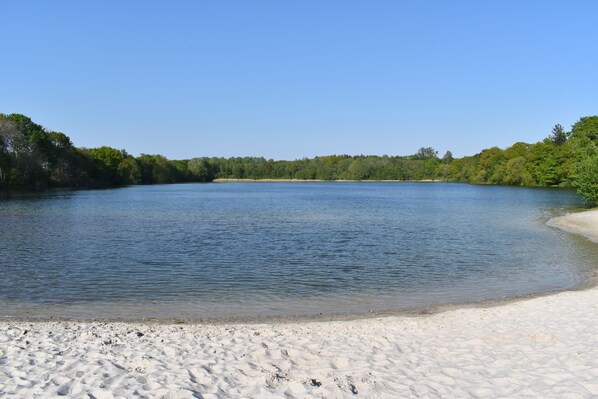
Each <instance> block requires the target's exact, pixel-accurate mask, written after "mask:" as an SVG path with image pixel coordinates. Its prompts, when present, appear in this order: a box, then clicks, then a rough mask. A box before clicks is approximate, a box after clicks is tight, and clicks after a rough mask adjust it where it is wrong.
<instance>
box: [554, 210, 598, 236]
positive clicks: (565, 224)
mask: <svg viewBox="0 0 598 399" xmlns="http://www.w3.org/2000/svg"><path fill="white" fill-rule="evenodd" d="M547 224H548V225H549V226H552V227H556V228H559V229H561V230H565V231H566V232H568V233H572V234H577V235H580V236H583V237H585V238H587V239H588V240H590V241H592V242H595V243H598V209H591V210H586V211H581V212H575V213H568V214H566V215H563V216H557V217H555V218H552V219H550V220H549V221H548V223H547Z"/></svg>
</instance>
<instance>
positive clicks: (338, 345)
mask: <svg viewBox="0 0 598 399" xmlns="http://www.w3.org/2000/svg"><path fill="white" fill-rule="evenodd" d="M138 333H142V334H143V335H142V336H138ZM312 379H313V381H312ZM319 384H321V386H317V385H319ZM352 391H353V392H356V393H353V392H352ZM3 394H4V395H5V396H6V397H7V398H12V397H15V398H27V397H55V396H56V395H60V394H67V395H68V396H69V397H82V398H88V397H89V398H93V397H95V398H111V397H122V398H131V397H133V396H143V397H172V398H192V397H196V398H201V397H203V398H216V397H218V398H231V397H234V398H236V397H248V398H281V397H293V398H308V397H315V398H341V397H343V398H344V397H347V398H353V397H364V398H369V397H372V398H374V397H377V398H405V397H432V398H436V397H438V398H453V397H454V398H484V397H488V398H497V397H510V398H526V397H534V398H596V397H598V289H596V288H594V289H590V290H585V291H573V292H564V293H560V294H556V295H552V296H545V297H540V298H534V299H530V300H525V301H519V302H513V303H508V304H505V305H501V306H496V307H490V308H464V309H457V310H450V311H447V312H444V313H439V314H435V315H430V316H413V317H409V316H400V317H396V316H395V317H384V318H375V319H361V320H353V321H329V322H313V323H287V324H285V323H278V324H277V323H274V324H238V325H235V324H230V325H201V324H196V325H176V324H172V325H164V324H143V323H131V324H128V323H101V322H39V323H30V322H22V321H19V322H10V321H1V322H0V396H2V395H3Z"/></svg>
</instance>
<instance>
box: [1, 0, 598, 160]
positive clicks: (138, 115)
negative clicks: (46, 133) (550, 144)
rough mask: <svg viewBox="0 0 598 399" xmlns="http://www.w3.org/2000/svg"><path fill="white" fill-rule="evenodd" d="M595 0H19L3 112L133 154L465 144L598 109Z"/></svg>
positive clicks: (9, 8)
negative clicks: (25, 117)
mask: <svg viewBox="0 0 598 399" xmlns="http://www.w3.org/2000/svg"><path fill="white" fill-rule="evenodd" d="M597 15H598V2H597V1H585V2H584V1H560V2H552V1H523V0H520V1H504V0H501V1H493V2H489V1H480V0H477V1H458V0H454V1H388V2H387V1H360V2H357V1H291V0H289V1H213V2H209V1H173V2H166V1H163V2H153V1H95V2H90V1H75V0H72V1H58V0H56V1H18V0H6V1H3V2H2V6H1V13H0V45H1V46H0V51H1V53H0V54H1V55H0V76H1V77H2V84H1V85H0V112H2V113H13V112H16V113H23V114H26V115H28V116H30V117H31V118H33V120H34V121H36V122H38V123H40V124H42V125H44V126H45V127H46V128H48V129H51V130H58V131H62V132H64V133H66V134H67V135H69V136H70V137H71V139H72V140H73V142H74V143H75V144H76V145H78V146H84V147H96V146H101V145H109V146H112V147H115V148H124V149H126V150H127V151H129V152H130V153H132V154H133V155H139V154H140V153H151V154H154V153H160V154H163V155H165V156H167V157H168V158H170V159H183V158H191V157H195V156H225V157H229V156H244V155H247V156H264V157H266V158H274V159H295V158H302V157H312V156H315V155H326V154H342V153H345V154H378V155H382V154H389V155H407V154H412V153H415V152H416V151H417V149H418V148H419V147H422V146H431V147H434V148H435V149H437V150H439V151H440V154H441V155H442V154H443V153H444V152H445V151H446V150H451V151H452V152H453V154H454V155H456V156H463V155H472V154H474V153H476V152H479V151H480V150H482V149H484V148H488V147H491V146H495V145H496V146H499V147H507V146H509V145H511V144H513V143H514V142H516V141H526V142H536V141H539V140H541V139H543V138H544V137H546V136H547V135H548V134H549V133H550V130H551V128H552V126H554V124H555V123H561V124H563V125H564V126H565V127H566V128H567V129H568V128H569V127H570V126H571V124H572V123H574V122H575V121H576V120H577V119H578V118H579V117H580V116H586V115H595V114H598V23H597V22H596V21H597V20H596V16H597Z"/></svg>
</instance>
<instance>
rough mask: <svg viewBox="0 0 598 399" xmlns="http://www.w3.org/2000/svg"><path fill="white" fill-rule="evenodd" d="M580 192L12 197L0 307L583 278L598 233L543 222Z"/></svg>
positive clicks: (528, 286) (258, 299) (175, 303)
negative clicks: (590, 235) (576, 232)
mask: <svg viewBox="0 0 598 399" xmlns="http://www.w3.org/2000/svg"><path fill="white" fill-rule="evenodd" d="M581 204H582V203H581V200H580V199H579V197H577V196H576V195H575V193H574V192H573V191H570V190H563V189H532V188H520V187H498V186H474V185H465V184H448V183H383V182H379V183H378V182H376V183H374V182H363V183H349V182H346V183H345V182H330V183H324V182H318V183H315V182H314V183H260V182H256V183H208V184H177V185H156V186H134V187H125V188H118V189H109V190H81V191H51V192H47V193H42V194H12V195H10V196H8V195H4V196H3V197H2V198H1V199H0V228H1V234H0V254H1V258H0V276H1V278H0V316H28V317H45V316H63V317H76V318H94V317H101V318H126V319H139V318H143V317H156V318H168V319H173V318H192V319H197V318H203V317H230V316H232V317H235V316H237V317H256V316H282V315H316V314H320V313H323V314H336V313H363V312H368V311H385V310H400V309H408V308H423V307H428V306H435V305H443V304H452V303H463V302H475V301H480V300H490V299H501V298H505V297H514V296H518V295H523V294H530V293H540V292H547V291H555V290H564V289H568V288H572V287H576V286H578V285H579V284H580V283H581V281H582V277H583V275H584V273H587V272H588V271H590V270H591V269H592V268H595V267H596V265H598V250H597V248H596V247H597V246H595V245H592V243H590V242H589V241H587V240H584V239H583V238H580V237H577V236H573V235H570V234H567V233H564V232H562V231H560V230H557V229H555V228H552V227H550V226H547V225H546V221H547V220H548V219H550V218H551V217H553V216H556V215H559V214H562V213H563V212H564V211H565V210H567V209H570V208H573V207H579V206H581Z"/></svg>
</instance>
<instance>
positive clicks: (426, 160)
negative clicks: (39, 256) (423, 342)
mask: <svg viewBox="0 0 598 399" xmlns="http://www.w3.org/2000/svg"><path fill="white" fill-rule="evenodd" d="M218 178H224V179H304V180H316V179H317V180H426V179H429V180H444V181H450V182H465V183H473V184H504V185H519V186H560V187H576V188H577V190H578V192H579V193H580V194H581V195H582V196H583V198H584V200H585V201H586V203H587V204H588V205H596V204H598V116H590V117H583V118H581V119H580V120H579V121H578V122H576V123H575V124H574V125H573V126H572V127H571V130H570V131H566V130H565V129H564V128H563V127H562V126H561V125H558V124H557V125H555V127H554V128H553V129H552V132H550V134H549V135H548V136H547V137H546V139H544V140H543V141H541V142H538V143H535V144H527V143H523V142H518V143H515V144H513V145H512V146H510V147H509V148H506V149H500V148H498V147H492V148H489V149H485V150H483V151H482V152H480V153H478V154H475V155H473V156H466V157H463V158H454V157H453V156H452V154H451V152H450V151H447V152H446V153H445V154H444V155H443V156H442V157H439V156H438V152H437V151H435V150H434V149H433V148H431V147H422V148H420V149H419V151H418V152H417V153H416V154H413V155H409V156H389V155H383V156H377V155H357V156H350V155H330V156H318V157H315V158H304V159H298V160H293V161H280V160H279V161H276V160H272V159H265V158H262V157H234V158H216V157H201V158H193V159H188V160H169V159H167V158H165V157H164V156H162V155H149V154H142V155H140V156H138V157H134V156H132V155H130V154H128V153H127V152H126V151H125V150H118V149H114V148H111V147H107V146H103V147H99V148H78V147H75V146H74V145H73V143H72V142H71V140H70V138H69V137H68V136H67V135H65V134H64V133H61V132H54V131H47V130H46V129H45V128H44V127H42V126H41V125H38V124H36V123H34V122H33V121H32V120H31V119H30V118H29V117H27V116H25V115H21V114H10V115H5V114H0V189H6V188H14V187H37V188H44V187H100V186H106V187H109V186H120V185H131V184H156V183H179V182H209V181H213V180H214V179H218Z"/></svg>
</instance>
